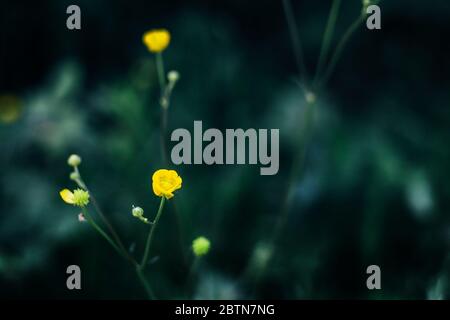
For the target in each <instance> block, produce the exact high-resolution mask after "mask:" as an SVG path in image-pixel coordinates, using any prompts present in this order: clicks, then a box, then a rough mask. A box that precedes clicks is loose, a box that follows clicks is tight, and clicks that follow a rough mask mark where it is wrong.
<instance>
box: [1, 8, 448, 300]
mask: <svg viewBox="0 0 450 320" xmlns="http://www.w3.org/2000/svg"><path fill="white" fill-rule="evenodd" d="M343 2H344V3H343V5H342V6H341V10H340V14H339V17H338V21H337V24H336V29H335V36H334V38H333V42H332V47H331V49H332V50H333V48H334V47H335V45H336V43H337V41H338V40H339V39H340V38H341V37H342V34H343V32H344V31H345V30H346V28H347V27H348V26H349V25H350V24H351V22H352V21H353V20H354V19H356V17H357V16H358V14H359V13H360V10H361V3H360V1H343ZM70 4H78V5H79V6H80V7H81V11H82V30H80V31H69V30H67V29H66V26H65V24H66V18H67V14H66V13H65V11H66V7H67V6H68V5H70ZM330 6H331V1H293V11H294V15H295V17H296V20H297V24H298V26H299V32H300V36H301V41H302V46H303V48H304V55H305V60H306V65H307V69H308V74H309V76H310V75H311V74H312V73H313V71H314V68H315V65H316V62H317V58H318V55H319V51H320V44H321V41H322V34H323V31H324V28H325V24H326V21H327V17H328V11H329V8H330ZM380 6H381V10H382V29H381V30H375V31H369V30H367V29H366V28H365V27H364V26H361V27H360V28H359V29H358V31H357V32H356V33H355V34H354V35H353V37H352V38H351V39H350V41H349V43H348V46H346V47H345V50H344V52H343V55H342V58H341V59H340V60H339V62H338V64H337V67H336V69H335V72H334V73H333V75H332V77H331V79H330V82H329V83H328V84H327V85H326V86H325V87H324V88H323V89H322V90H320V91H319V92H316V95H317V103H316V104H315V105H314V122H313V125H312V130H311V135H310V140H309V144H308V149H307V153H306V157H305V161H304V163H303V166H302V173H301V176H300V177H299V179H297V180H296V184H295V193H294V195H295V197H294V200H293V203H292V208H291V210H290V211H289V217H288V223H287V224H286V225H285V227H284V228H283V230H282V233H281V237H280V238H279V241H278V242H277V243H276V246H275V247H274V251H273V257H272V259H271V261H270V263H269V264H268V266H267V270H266V272H265V273H264V274H263V275H262V276H261V277H260V278H259V280H258V281H256V280H255V279H256V277H254V275H255V274H256V273H257V270H256V271H255V270H253V269H250V270H248V272H247V273H243V271H244V270H245V268H246V266H247V263H248V260H249V258H250V256H252V254H253V253H254V251H255V249H256V248H257V246H258V244H261V243H264V242H265V241H268V239H269V237H270V235H271V233H272V230H273V227H274V224H275V223H276V221H277V219H278V217H279V214H280V207H281V203H282V201H283V198H284V195H285V193H286V190H287V184H288V176H289V171H290V168H291V164H292V161H293V159H294V154H295V153H296V150H297V149H298V148H299V144H298V141H297V138H296V137H297V136H296V134H295V133H296V132H297V131H296V129H297V128H299V127H301V126H302V125H303V124H304V122H303V119H304V110H305V106H306V103H305V99H304V96H303V92H302V91H301V90H300V89H299V87H298V86H297V84H296V82H295V79H296V77H297V76H298V73H297V68H296V65H295V59H294V55H293V53H292V50H291V49H292V46H291V40H290V37H289V31H288V27H287V24H286V21H285V18H284V15H283V6H282V3H281V1H275V0H272V1H269V0H263V1H241V0H239V1H238V0H231V1H211V0H208V1H118V0H117V1H75V2H74V1H56V0H55V1H35V2H25V1H1V2H0V95H5V94H13V95H15V96H17V97H19V99H20V101H21V103H22V109H21V114H20V117H19V118H18V119H17V121H16V122H14V123H12V124H5V123H0V150H1V152H0V168H1V169H0V172H1V176H0V296H1V297H2V298H70V299H72V298H73V299H79V298H101V299H105V298H121V299H133V298H139V299H142V298H145V295H144V292H143V290H142V288H141V287H140V285H139V283H138V282H137V280H136V278H135V274H134V273H133V271H132V270H131V269H130V268H129V266H128V265H127V264H126V262H124V261H122V260H121V259H120V258H119V257H118V256H117V255H116V253H115V252H114V251H113V250H112V249H111V248H110V247H109V246H108V244H107V243H105V242H104V241H103V239H101V238H100V237H99V236H98V235H97V234H96V233H94V231H93V230H91V229H90V228H89V227H88V226H87V225H84V224H79V223H78V221H77V213H78V211H77V209H76V208H74V207H70V206H68V205H66V204H64V203H63V202H62V201H61V199H60V198H59V195H58V192H59V190H60V189H62V188H64V187H70V188H74V187H75V186H74V184H73V182H71V181H70V180H69V178H68V174H69V172H70V168H69V167H68V166H67V165H66V159H67V156H68V155H69V154H71V153H78V154H80V155H81V156H82V158H83V163H82V166H81V170H82V174H83V176H84V178H85V180H86V182H87V183H88V185H89V186H90V188H91V189H92V192H93V193H94V194H95V195H96V197H97V198H98V200H99V202H100V203H101V205H102V207H103V208H104V210H105V212H107V214H108V215H109V216H111V217H112V219H113V223H114V225H116V226H117V227H118V229H119V231H120V233H121V235H123V237H124V239H125V242H126V243H127V245H131V244H132V243H134V242H136V246H135V251H134V253H135V254H137V255H138V256H140V253H141V251H142V249H143V248H142V246H143V245H142V244H143V241H144V238H145V235H146V230H147V228H146V226H144V225H143V224H141V223H139V222H138V221H137V220H136V219H134V218H133V217H131V213H130V210H131V205H132V204H134V205H140V206H142V207H143V208H144V210H145V212H146V215H147V216H149V217H152V216H153V215H154V214H155V211H156V208H157V206H158V203H159V200H158V198H156V197H155V196H154V195H153V193H152V190H151V175H152V173H153V172H154V171H155V170H156V169H158V168H160V167H162V163H161V153H160V146H159V136H158V135H159V106H158V103H157V101H158V83H157V75H156V70H155V67H154V63H153V62H154V60H153V58H154V57H153V55H152V54H150V53H149V52H148V51H147V50H146V49H145V47H144V46H143V44H142V42H141V36H142V34H143V33H144V32H145V31H147V30H149V29H152V28H159V27H164V28H167V29H168V30H170V32H171V34H172V41H171V43H170V46H169V47H168V49H167V50H166V51H165V52H164V60H165V64H166V69H167V70H170V69H176V70H178V71H179V72H180V74H181V79H180V81H179V83H178V84H177V86H176V88H175V90H174V93H173V100H172V105H171V107H170V109H169V122H168V123H169V132H171V131H172V130H173V129H175V128H180V127H182V128H187V129H189V130H193V121H194V120H202V121H203V125H204V128H210V127H214V128H219V129H225V128H244V129H245V128H256V129H257V128H279V129H280V136H281V139H280V171H279V173H278V175H276V176H260V175H259V166H250V165H247V166H237V165H234V166H209V167H208V166H194V165H191V166H188V165H183V166H179V167H175V166H172V167H173V168H175V169H176V170H177V171H178V172H179V174H180V175H181V176H182V178H183V188H182V189H181V190H180V191H179V192H178V193H177V194H176V196H175V201H176V203H177V207H178V211H179V214H180V218H181V219H180V220H181V221H180V224H181V230H182V234H181V237H180V235H179V228H178V227H177V219H176V217H175V213H174V210H173V203H169V206H168V207H167V210H166V211H165V212H164V215H163V217H162V219H161V222H160V225H159V226H158V229H157V232H156V237H155V243H154V246H153V247H152V257H155V256H156V257H157V259H154V263H153V264H151V266H150V267H149V269H148V277H149V281H150V282H151V283H152V285H153V287H154V290H155V292H156V293H157V296H158V297H159V298H166V299H167V298H168V299H173V298H185V297H188V298H211V299H214V298H224V299H235V298H280V299H329V298H361V299H426V298H449V297H450V296H449V293H448V292H449V290H450V286H449V275H450V273H449V268H450V266H449V261H448V256H449V245H450V219H449V209H450V203H449V197H450V187H449V184H448V180H449V178H450V166H449V163H450V149H449V141H450V125H449V124H450V108H449V107H450V106H449V102H450V86H449V85H450V81H449V74H450V62H449V53H450V42H449V40H448V39H450V23H449V21H450V20H449V18H450V3H449V2H448V1H444V0H442V1H429V2H425V1H395V3H394V1H383V2H381V4H380ZM302 76H305V74H303V75H302ZM307 79H308V78H307ZM170 146H172V144H170ZM198 235H204V236H207V237H208V238H210V240H211V242H212V249H211V251H210V253H209V254H208V256H206V257H205V258H204V259H202V261H201V263H200V265H199V269H198V273H197V275H196V277H194V279H193V281H192V282H191V283H188V284H187V285H186V278H187V274H188V265H189V264H190V261H191V260H192V254H191V253H190V251H189V246H190V243H191V241H192V240H193V239H194V237H196V236H198ZM180 240H181V242H182V243H183V247H182V249H183V250H184V252H185V254H186V255H187V261H186V263H185V262H184V260H183V258H182V255H183V254H182V250H181V248H180ZM259 248H260V249H259V250H262V251H258V252H260V253H261V252H262V253H263V254H264V252H265V253H267V249H268V248H267V247H264V245H262V247H261V245H260V247H259ZM261 248H262V249H261ZM264 250H266V251H264ZM260 258H261V257H260ZM259 263H260V262H259ZM70 264H77V265H79V266H80V267H81V270H82V290H81V291H69V290H67V289H66V286H65V281H66V273H65V270H66V267H67V266H68V265H70ZM371 264H377V265H379V266H380V267H381V271H382V290H379V291H369V290H367V288H366V278H367V275H366V267H367V266H368V265H371ZM252 268H256V269H257V268H258V261H256V265H254V266H253V267H252ZM187 293H189V295H186V294H187Z"/></svg>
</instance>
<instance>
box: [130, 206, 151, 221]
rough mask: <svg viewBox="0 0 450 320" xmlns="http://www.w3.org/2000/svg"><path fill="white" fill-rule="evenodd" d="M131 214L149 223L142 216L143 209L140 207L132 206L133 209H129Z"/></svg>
mask: <svg viewBox="0 0 450 320" xmlns="http://www.w3.org/2000/svg"><path fill="white" fill-rule="evenodd" d="M131 214H132V215H133V217H136V218H138V219H139V220H141V221H142V222H144V223H149V222H148V219H147V218H146V217H144V209H142V208H141V207H135V206H133V209H131Z"/></svg>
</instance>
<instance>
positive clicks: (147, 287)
mask: <svg viewBox="0 0 450 320" xmlns="http://www.w3.org/2000/svg"><path fill="white" fill-rule="evenodd" d="M136 274H137V275H138V278H139V280H140V281H141V283H142V285H143V287H144V289H145V292H146V293H147V296H148V298H149V299H150V300H155V294H154V293H153V290H152V288H151V287H150V285H149V284H148V282H147V279H145V276H144V274H143V273H142V270H141V268H140V267H139V265H137V266H136Z"/></svg>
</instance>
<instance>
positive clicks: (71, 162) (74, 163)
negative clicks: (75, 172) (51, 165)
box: [67, 154, 81, 167]
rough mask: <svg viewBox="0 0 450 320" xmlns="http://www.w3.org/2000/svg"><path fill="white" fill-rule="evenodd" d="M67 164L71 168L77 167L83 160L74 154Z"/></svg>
mask: <svg viewBox="0 0 450 320" xmlns="http://www.w3.org/2000/svg"><path fill="white" fill-rule="evenodd" d="M67 163H68V164H69V166H71V167H77V166H79V165H80V163H81V158H80V156H79V155H77V154H72V155H70V157H69V159H67Z"/></svg>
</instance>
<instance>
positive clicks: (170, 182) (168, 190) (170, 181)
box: [152, 169, 182, 199]
mask: <svg viewBox="0 0 450 320" xmlns="http://www.w3.org/2000/svg"><path fill="white" fill-rule="evenodd" d="M181 183H182V179H181V177H180V176H179V175H178V173H177V172H176V171H175V170H166V169H159V170H157V171H155V173H154V174H153V176H152V187H153V192H154V193H155V195H157V196H158V197H165V198H166V199H170V198H172V197H173V192H174V191H175V190H178V189H180V188H181Z"/></svg>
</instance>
